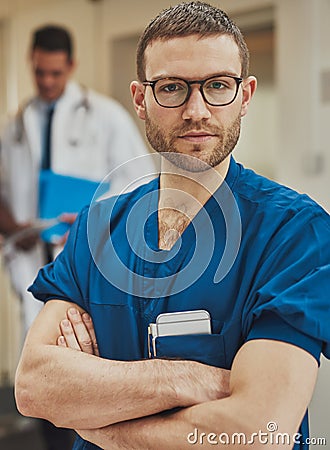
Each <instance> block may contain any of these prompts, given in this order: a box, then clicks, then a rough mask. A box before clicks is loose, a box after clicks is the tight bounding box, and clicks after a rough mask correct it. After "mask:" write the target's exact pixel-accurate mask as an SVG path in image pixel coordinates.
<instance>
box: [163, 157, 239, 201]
mask: <svg viewBox="0 0 330 450" xmlns="http://www.w3.org/2000/svg"><path fill="white" fill-rule="evenodd" d="M229 163H230V156H228V157H227V158H226V159H225V160H224V161H223V162H222V163H220V164H219V165H218V166H216V167H215V168H213V169H209V170H206V171H204V172H189V171H186V170H184V169H181V168H178V167H177V166H175V165H174V164H172V163H171V162H170V161H168V160H166V159H164V158H162V165H161V175H160V189H161V190H160V195H159V203H160V206H165V207H166V206H168V205H171V206H172V205H173V206H175V204H176V203H179V204H180V205H182V204H184V205H185V207H186V208H185V209H188V210H189V206H191V204H193V203H195V204H196V203H199V204H200V205H204V204H205V203H206V202H207V201H208V199H209V198H210V197H211V196H212V194H213V193H214V192H215V191H216V190H217V189H218V188H219V187H220V186H221V184H222V183H223V181H224V179H225V177H226V175H227V172H228V169H229Z"/></svg>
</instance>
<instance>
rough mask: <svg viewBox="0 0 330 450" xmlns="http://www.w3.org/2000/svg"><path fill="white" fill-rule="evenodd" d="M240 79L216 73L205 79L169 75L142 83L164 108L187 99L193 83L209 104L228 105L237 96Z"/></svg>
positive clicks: (175, 105) (176, 106) (176, 105)
mask: <svg viewBox="0 0 330 450" xmlns="http://www.w3.org/2000/svg"><path fill="white" fill-rule="evenodd" d="M242 81H243V78H240V77H234V76H232V75H216V76H213V77H210V78H206V79H205V80H194V81H187V80H184V79H182V78H174V77H173V78H172V77H169V78H161V79H159V80H154V81H148V80H145V81H143V83H142V84H143V85H144V86H151V88H152V92H153V94H154V98H155V100H156V102H157V103H158V105H160V106H163V107H164V108H178V107H179V106H182V105H183V104H184V103H186V102H187V101H188V100H189V98H190V95H191V91H192V89H191V86H192V85H193V84H199V86H200V87H199V90H200V92H201V94H202V97H203V99H204V101H205V102H206V103H208V104H209V105H211V106H226V105H229V104H230V103H232V102H233V101H234V100H235V98H236V97H237V93H238V88H239V86H240V84H241V83H242Z"/></svg>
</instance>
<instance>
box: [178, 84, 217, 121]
mask: <svg viewBox="0 0 330 450" xmlns="http://www.w3.org/2000/svg"><path fill="white" fill-rule="evenodd" d="M210 117H211V112H210V110H209V109H208V107H207V103H206V102H205V100H204V98H203V96H202V93H201V91H200V87H199V86H196V85H195V86H192V89H191V93H190V97H189V98H188V100H187V102H186V103H185V104H184V110H183V113H182V118H183V119H184V120H196V121H198V120H202V119H209V118H210Z"/></svg>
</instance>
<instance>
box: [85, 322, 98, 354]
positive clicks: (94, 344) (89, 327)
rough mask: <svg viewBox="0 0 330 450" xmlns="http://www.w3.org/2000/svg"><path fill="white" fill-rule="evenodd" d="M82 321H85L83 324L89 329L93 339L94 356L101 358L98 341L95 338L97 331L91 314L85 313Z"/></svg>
mask: <svg viewBox="0 0 330 450" xmlns="http://www.w3.org/2000/svg"><path fill="white" fill-rule="evenodd" d="M82 320H83V322H84V324H85V326H86V328H87V331H88V334H89V336H90V338H91V341H92V346H93V353H94V355H96V356H99V347H98V345H97V340H96V336H95V330H94V326H93V321H92V318H91V316H90V315H89V314H87V313H84V314H83V315H82Z"/></svg>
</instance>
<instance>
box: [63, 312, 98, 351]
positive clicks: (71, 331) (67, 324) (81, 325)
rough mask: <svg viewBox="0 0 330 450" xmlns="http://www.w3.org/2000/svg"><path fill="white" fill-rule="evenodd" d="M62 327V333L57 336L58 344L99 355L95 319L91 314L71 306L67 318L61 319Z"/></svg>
mask: <svg viewBox="0 0 330 450" xmlns="http://www.w3.org/2000/svg"><path fill="white" fill-rule="evenodd" d="M60 329H61V333H62V334H61V335H60V336H59V337H58V338H57V342H56V343H57V345H58V346H60V347H68V348H72V349H74V350H79V351H81V352H84V353H89V354H91V355H95V356H99V350H98V345H97V341H96V336H95V330H94V326H93V321H92V319H91V317H90V315H89V314H87V313H86V312H84V313H83V314H80V312H79V311H78V309H76V308H69V309H68V311H67V319H64V320H62V321H61V323H60Z"/></svg>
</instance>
